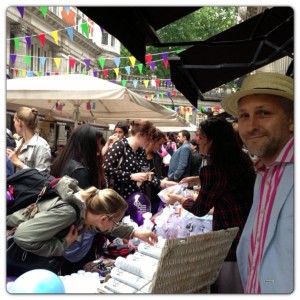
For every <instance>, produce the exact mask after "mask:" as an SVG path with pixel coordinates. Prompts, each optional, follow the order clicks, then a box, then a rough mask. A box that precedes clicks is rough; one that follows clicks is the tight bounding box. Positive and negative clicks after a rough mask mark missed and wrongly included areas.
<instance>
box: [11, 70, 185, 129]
mask: <svg viewBox="0 0 300 300" xmlns="http://www.w3.org/2000/svg"><path fill="white" fill-rule="evenodd" d="M6 98H7V109H16V107H18V106H20V105H22V106H29V107H35V108H37V109H39V110H40V113H43V114H47V113H50V112H52V113H53V114H54V116H59V117H64V118H69V119H76V118H77V120H78V121H79V120H80V121H86V122H91V123H92V122H97V123H101V120H102V119H103V120H104V119H111V120H113V119H115V120H119V119H149V120H150V121H151V119H156V120H166V121H167V120H173V122H181V121H182V122H183V124H182V125H183V126H185V125H184V123H185V122H184V120H181V121H178V120H180V118H179V116H178V114H177V112H175V111H173V110H171V109H168V108H166V107H164V106H162V105H160V104H157V103H154V102H150V101H148V100H146V99H144V98H143V97H142V96H140V95H139V94H136V93H134V92H132V91H130V90H128V89H127V88H125V87H123V86H120V85H117V84H114V83H112V82H109V81H106V80H102V79H99V78H96V77H92V76H88V75H81V74H69V75H53V76H40V77H26V78H17V79H8V80H7V94H6ZM78 112H79V113H78ZM110 123H113V122H110Z"/></svg>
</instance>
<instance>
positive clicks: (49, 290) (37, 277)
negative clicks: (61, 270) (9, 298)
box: [7, 269, 65, 294]
mask: <svg viewBox="0 0 300 300" xmlns="http://www.w3.org/2000/svg"><path fill="white" fill-rule="evenodd" d="M7 291H8V292H9V293H11V294H63V293H65V287H64V283H63V282H62V280H61V279H60V278H59V277H58V276H57V275H56V274H55V273H53V272H51V271H48V270H44V269H35V270H31V271H28V272H26V273H24V274H22V275H21V276H19V277H18V278H17V279H16V280H15V281H14V282H13V283H12V284H11V285H10V286H9V287H8V290H7Z"/></svg>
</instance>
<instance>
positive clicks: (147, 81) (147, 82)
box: [144, 80, 149, 89]
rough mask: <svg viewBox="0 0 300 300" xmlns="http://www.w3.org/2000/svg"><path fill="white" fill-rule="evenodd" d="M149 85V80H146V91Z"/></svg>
mask: <svg viewBox="0 0 300 300" xmlns="http://www.w3.org/2000/svg"><path fill="white" fill-rule="evenodd" d="M148 84H149V80H144V85H145V88H146V89H147V88H148Z"/></svg>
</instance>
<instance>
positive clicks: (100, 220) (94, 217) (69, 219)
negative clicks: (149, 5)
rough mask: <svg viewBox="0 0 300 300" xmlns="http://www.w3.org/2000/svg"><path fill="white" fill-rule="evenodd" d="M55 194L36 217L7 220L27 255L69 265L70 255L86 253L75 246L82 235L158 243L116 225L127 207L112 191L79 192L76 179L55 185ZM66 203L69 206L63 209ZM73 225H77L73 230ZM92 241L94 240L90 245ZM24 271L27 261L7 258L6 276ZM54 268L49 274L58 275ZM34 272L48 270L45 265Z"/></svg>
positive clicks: (16, 215)
mask: <svg viewBox="0 0 300 300" xmlns="http://www.w3.org/2000/svg"><path fill="white" fill-rule="evenodd" d="M57 191H58V194H59V196H58V197H56V198H53V199H47V200H43V201H41V202H40V203H38V204H37V209H38V213H36V214H35V215H34V213H33V212H32V211H29V210H28V208H27V210H26V209H20V210H18V211H16V212H15V213H13V214H11V215H9V216H7V218H6V224H7V227H8V228H13V227H15V226H18V227H17V230H16V231H15V234H14V241H15V243H16V244H17V245H18V246H19V247H20V248H22V249H23V250H25V251H27V252H28V253H33V254H35V255H38V256H42V257H62V256H65V257H66V258H67V259H68V260H70V261H71V260H72V254H73V255H75V252H76V251H83V252H84V251H86V250H87V251H88V250H89V248H88V246H87V247H85V248H84V249H83V248H80V245H76V242H77V241H80V240H81V237H82V235H83V234H84V233H85V232H88V233H91V232H94V233H95V234H96V233H102V234H104V235H106V234H107V235H109V236H114V237H119V238H122V239H127V240H129V239H132V238H139V239H140V240H142V241H145V242H148V243H149V244H153V243H154V242H157V236H156V235H155V234H154V233H153V232H150V231H135V230H134V228H133V227H131V226H127V225H123V224H120V223H119V222H120V220H121V219H122V218H123V215H124V213H125V211H126V209H127V203H126V201H125V200H124V199H123V197H121V196H120V195H119V194H118V193H117V192H115V191H114V190H111V189H103V190H98V189H97V188H96V187H90V188H88V189H85V190H81V189H80V188H79V187H78V185H77V181H76V180H75V179H73V178H71V177H69V176H64V177H62V178H61V180H60V181H59V183H58V185H57ZM66 203H67V204H70V205H65V204H66ZM62 204H63V205H62ZM74 206H76V207H77V208H78V210H79V213H78V212H76V209H74ZM30 213H31V215H30V216H31V217H32V214H33V215H34V217H33V218H30V217H28V215H29V214H30ZM78 215H79V216H78ZM78 218H79V220H78ZM75 223H76V224H78V225H77V226H75V225H74V224H75ZM66 228H69V229H68V230H67V231H68V232H66V231H65V230H64V229H66ZM63 232H64V234H63ZM92 240H93V236H91V243H92ZM74 243H75V244H74ZM74 245H75V247H73V246H74ZM85 246H86V245H85ZM87 248H88V249H87ZM82 255H83V256H84V255H85V253H83V254H82ZM26 267H27V266H26V259H25V261H22V260H21V261H19V262H16V261H14V260H13V259H12V258H10V257H9V255H8V256H7V273H8V276H19V275H21V274H22V273H24V272H26V271H28V270H27V269H26ZM55 267H56V269H52V271H54V272H59V271H60V267H61V266H55ZM37 268H48V265H41V266H37Z"/></svg>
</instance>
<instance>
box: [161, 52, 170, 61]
mask: <svg viewBox="0 0 300 300" xmlns="http://www.w3.org/2000/svg"><path fill="white" fill-rule="evenodd" d="M161 57H162V59H163V61H164V62H165V61H166V60H167V59H168V53H167V52H164V53H162V54H161Z"/></svg>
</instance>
